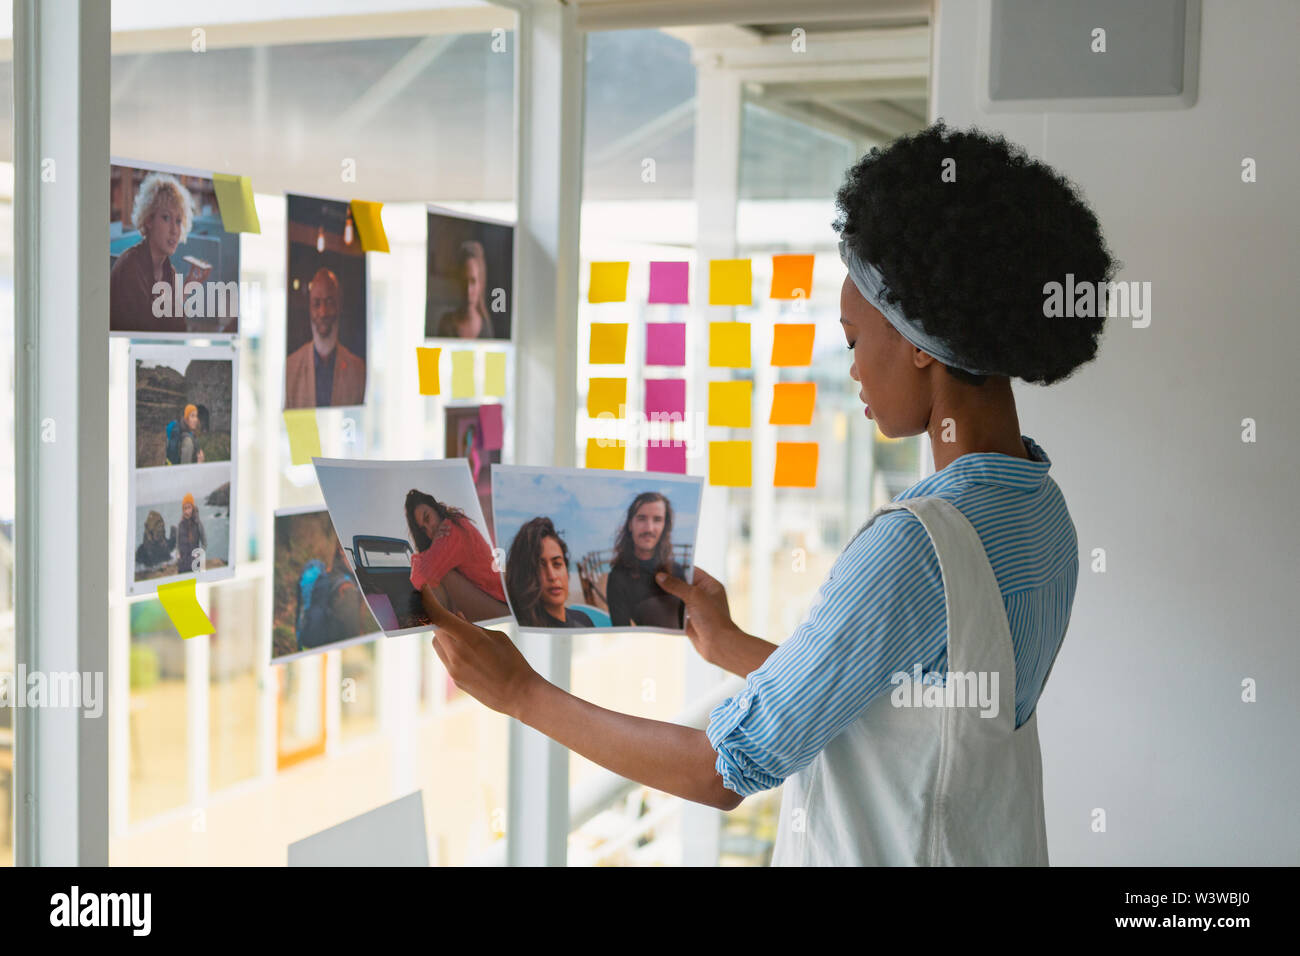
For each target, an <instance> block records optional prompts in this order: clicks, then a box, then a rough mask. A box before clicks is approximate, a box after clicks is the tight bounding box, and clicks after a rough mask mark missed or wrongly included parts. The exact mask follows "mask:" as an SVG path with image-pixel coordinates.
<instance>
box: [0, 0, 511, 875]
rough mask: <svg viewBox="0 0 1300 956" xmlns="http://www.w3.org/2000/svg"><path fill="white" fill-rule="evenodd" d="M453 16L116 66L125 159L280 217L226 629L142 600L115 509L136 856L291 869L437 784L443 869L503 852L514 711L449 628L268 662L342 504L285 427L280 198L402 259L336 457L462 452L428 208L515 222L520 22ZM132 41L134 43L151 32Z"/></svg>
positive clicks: (120, 720)
mask: <svg viewBox="0 0 1300 956" xmlns="http://www.w3.org/2000/svg"><path fill="white" fill-rule="evenodd" d="M123 6H126V7H129V6H130V5H129V4H123V3H122V2H121V0H119V3H117V4H115V8H118V7H123ZM454 6H455V9H454V10H453V11H449V13H450V14H454V16H448V17H442V18H440V17H439V16H438V11H436V10H434V11H431V12H430V16H429V18H428V22H427V23H426V24H424V25H422V26H421V27H420V28H419V29H420V32H419V35H396V36H384V35H382V33H383V32H384V31H385V30H386V29H388V28H389V27H388V25H387V23H386V22H385V21H384V19H383V18H382V17H381V18H376V20H375V22H374V24H373V25H372V30H373V32H374V33H376V34H377V35H375V36H368V37H367V36H362V37H359V38H356V39H328V40H323V41H319V42H301V41H300V39H299V38H300V37H312V36H314V35H319V34H320V33H321V32H322V31H323V28H322V26H321V24H320V23H319V22H311V21H304V22H302V23H301V24H298V25H297V26H295V25H294V24H292V23H289V24H286V25H285V26H284V35H283V37H282V38H277V39H271V40H269V41H267V42H261V43H259V44H257V45H253V46H243V45H220V34H219V31H217V30H215V29H214V30H213V31H212V38H213V39H214V40H216V41H217V42H216V44H215V45H212V44H210V45H208V46H207V47H206V49H204V50H202V51H201V52H197V51H196V50H195V49H194V48H193V44H192V43H191V37H190V33H189V32H188V31H177V32H176V34H175V43H173V44H169V43H167V42H165V41H159V40H156V39H154V38H148V40H147V42H148V44H149V48H147V49H137V50H134V51H133V52H124V53H120V54H117V55H114V57H113V60H112V77H113V92H112V100H113V104H112V105H113V109H112V121H111V140H112V143H111V148H112V154H113V156H114V157H115V159H118V160H121V161H124V162H131V161H138V162H141V163H149V164H163V165H168V166H178V167H190V168H195V169H200V170H215V171H218V172H223V171H228V172H231V173H235V174H238V175H245V176H248V177H249V178H250V179H251V182H252V186H253V189H254V191H255V202H256V209H257V214H258V218H259V219H260V226H261V231H260V233H258V234H253V233H244V234H242V235H241V237H240V278H241V280H242V281H243V282H244V284H245V287H246V290H247V295H246V297H245V299H244V302H243V307H242V308H241V322H240V330H239V338H238V349H239V356H240V364H239V383H238V390H239V395H238V399H239V401H238V417H239V420H238V423H237V430H236V435H237V442H238V456H237V469H238V481H237V483H236V488H237V495H238V498H237V501H236V502H235V508H234V515H235V516H236V523H237V526H236V527H235V528H233V529H232V534H231V538H232V541H233V546H234V554H233V557H234V559H235V562H234V563H235V566H236V573H235V576H234V578H233V579H232V580H227V581H222V582H218V583H211V584H200V585H199V586H198V592H199V601H200V604H201V605H202V606H203V607H204V608H205V609H207V611H208V613H209V616H210V617H211V619H212V622H213V624H214V625H215V628H216V633H215V634H213V635H212V636H211V637H199V638H194V639H191V640H188V641H183V640H181V639H180V638H179V637H178V636H177V635H176V631H175V629H174V628H173V627H172V625H171V622H170V621H169V620H168V618H167V616H166V614H165V613H164V612H163V609H162V607H161V605H160V604H159V603H158V601H157V600H156V599H154V598H152V597H148V596H146V597H128V596H127V595H125V594H124V593H123V581H124V578H125V574H126V569H125V568H124V567H123V556H124V555H125V554H126V552H127V548H128V545H127V543H126V541H125V540H124V535H125V534H126V530H127V527H126V521H125V520H124V519H123V518H121V516H120V515H119V514H118V512H117V511H116V510H115V514H114V518H113V519H112V529H111V530H112V538H113V540H112V546H111V550H110V555H109V559H110V575H111V577H110V589H111V594H112V600H111V606H110V622H111V623H110V627H111V641H112V664H113V665H114V666H113V667H112V680H113V681H114V682H115V683H114V689H115V690H116V691H117V693H115V694H114V695H113V696H112V698H111V699H112V707H111V710H110V713H109V714H108V719H109V720H110V721H111V727H110V741H111V746H110V766H109V773H110V789H109V792H110V797H111V825H112V830H111V832H112V838H111V844H110V859H111V862H112V863H113V864H114V865H122V864H130V865H136V864H184V863H202V864H271V865H278V864H283V863H284V862H285V854H286V847H287V845H288V844H289V843H291V842H293V841H294V840H297V839H300V838H302V837H305V836H307V835H309V834H311V833H314V832H317V831H319V830H322V829H324V828H326V827H329V826H332V825H334V824H335V823H338V822H340V821H342V820H344V819H347V818H349V817H352V816H355V815H357V814H359V813H363V812H365V811H366V810H369V809H372V808H373V807H375V806H377V805H379V804H382V803H386V802H388V801H390V800H393V799H396V798H397V797H399V796H402V795H404V794H406V793H409V792H411V791H412V790H415V789H422V790H423V795H424V796H423V799H424V813H425V822H426V825H427V828H428V835H429V846H430V858H431V859H430V861H431V862H432V863H434V864H462V863H468V862H472V861H474V860H475V859H477V858H480V857H482V856H484V854H487V853H490V852H491V851H492V848H493V844H495V843H497V842H498V841H499V840H501V839H502V837H503V819H504V815H503V808H504V806H505V802H506V765H507V757H506V719H505V718H504V717H502V716H500V715H498V714H495V713H493V712H491V711H488V710H486V709H485V708H483V707H481V706H480V705H478V704H477V703H476V702H475V701H472V700H470V699H468V698H467V697H465V696H464V695H463V694H459V693H458V692H457V691H456V690H455V688H454V687H453V686H452V685H451V684H450V682H449V681H448V679H447V678H446V674H445V672H444V671H443V669H442V666H441V664H440V663H439V662H438V661H437V659H436V656H435V655H434V654H433V653H432V649H431V646H430V642H429V638H428V635H427V634H426V635H414V636H410V637H399V638H388V639H378V640H373V641H370V642H367V643H360V644H354V645H352V646H348V647H345V648H342V649H340V650H332V651H328V652H325V653H323V654H317V655H312V656H306V657H301V658H299V659H297V660H293V661H290V662H288V663H283V664H274V665H273V664H270V663H269V662H270V660H271V625H270V622H271V615H272V608H271V605H272V602H273V600H274V596H273V592H272V572H273V565H274V519H273V515H274V513H275V512H276V511H277V510H279V509H286V508H294V507H307V506H317V507H323V499H322V497H321V494H320V490H319V487H318V486H317V485H316V482H315V479H314V475H313V474H312V469H311V468H310V466H294V465H292V464H291V461H290V456H289V447H288V443H287V440H286V437H285V433H284V425H283V423H282V420H281V409H282V408H283V402H284V395H285V383H284V372H285V354H286V334H287V332H286V292H287V290H286V288H285V263H286V242H287V239H288V232H287V222H286V201H285V197H284V193H286V192H289V193H294V194H301V195H313V196H321V197H327V198H335V199H340V200H343V201H348V200H351V199H354V198H359V199H364V200H368V201H376V202H383V203H384V207H383V221H384V225H385V227H386V231H387V237H388V242H389V245H390V251H389V252H388V254H386V255H385V254H376V253H371V254H369V255H368V256H367V257H366V258H367V267H368V288H369V293H368V297H369V320H368V341H367V356H366V360H367V363H368V365H369V367H370V369H371V370H372V373H371V374H370V375H369V376H368V379H369V380H368V385H367V391H366V399H365V404H364V406H363V407H356V408H346V409H336V408H330V409H324V410H321V411H320V412H319V413H318V420H319V427H320V433H321V444H322V451H323V453H324V454H325V455H327V456H335V457H357V458H385V459H423V458H440V457H443V455H444V453H445V445H444V439H445V435H444V410H445V409H446V408H447V407H449V406H450V405H452V404H465V403H464V402H459V403H453V402H450V401H449V396H448V395H447V394H446V393H444V395H442V396H438V397H424V396H421V395H420V394H419V389H418V386H417V382H416V363H415V349H416V347H417V346H419V345H423V344H424V328H425V272H426V257H425V251H426V212H425V203H426V202H428V203H435V204H438V205H442V206H448V207H455V208H457V209H459V210H461V211H464V212H469V213H471V214H477V215H487V216H490V217H493V218H500V219H503V220H507V221H512V220H513V219H514V217H515V208H514V207H515V202H514V183H515V180H514V162H515V149H516V144H515V125H514V89H515V65H516V64H515V47H516V33H515V15H514V14H513V13H512V12H510V11H508V10H505V9H502V8H500V7H493V6H488V5H486V4H477V5H469V6H468V7H467V6H466V5H463V4H456V5H454ZM128 12H129V11H128ZM351 19H352V20H353V21H355V20H356V18H351ZM439 30H441V31H442V32H437V31H439ZM323 32H325V33H328V32H330V31H328V30H324V31H323ZM334 32H338V31H334ZM363 32H364V31H363ZM133 36H134V35H133V34H129V33H128V34H127V35H126V36H119V37H118V40H119V45H120V46H122V47H125V48H128V49H130V48H132V46H133V45H134V46H137V47H138V46H139V45H140V44H143V43H145V42H146V39H145V38H139V39H138V40H133ZM259 36H263V37H265V36H266V32H265V31H260V33H259ZM231 42H235V41H233V40H232V41H231ZM107 173H108V171H107V170H105V175H107ZM431 344H435V345H436V344H438V343H431ZM443 344H447V343H443ZM111 346H112V348H111V363H112V365H111V375H112V394H111V395H110V396H109V401H110V403H111V407H112V409H113V410H114V414H113V415H112V419H113V422H114V429H115V434H114V435H113V436H111V441H110V448H111V449H112V450H113V451H112V456H113V457H112V458H111V460H110V462H109V469H108V473H109V475H110V476H111V481H112V487H111V490H110V495H111V498H112V499H113V500H115V501H123V502H124V501H125V500H126V496H127V491H128V489H127V487H126V482H127V481H128V470H129V469H128V464H127V459H126V455H125V453H124V452H123V449H125V448H126V447H127V441H128V438H127V435H126V433H125V430H126V425H125V422H126V418H127V416H126V414H125V412H126V406H127V400H128V396H127V394H126V392H127V388H128V367H127V342H126V341H125V340H123V339H114V340H113V341H112V343H111ZM465 347H466V348H468V349H471V350H474V351H476V352H478V351H492V350H497V351H500V350H505V351H508V350H509V349H510V345H509V343H508V342H505V343H478V344H476V343H466V344H465ZM480 361H481V359H480ZM506 460H507V461H508V460H510V459H509V453H508V452H507V453H506ZM121 510H122V511H124V510H125V509H121ZM0 836H3V832H2V831H0Z"/></svg>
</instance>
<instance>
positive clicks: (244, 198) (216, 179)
mask: <svg viewBox="0 0 1300 956" xmlns="http://www.w3.org/2000/svg"><path fill="white" fill-rule="evenodd" d="M212 189H213V191H214V192H215V193H216V194H217V211H218V212H220V213H221V228H222V229H224V230H225V231H226V232H255V233H258V234H260V233H261V232H262V224H261V223H260V222H258V219H257V207H256V206H254V205H253V181H252V180H251V179H249V178H248V177H247V176H232V175H230V174H229V173H213V174H212Z"/></svg>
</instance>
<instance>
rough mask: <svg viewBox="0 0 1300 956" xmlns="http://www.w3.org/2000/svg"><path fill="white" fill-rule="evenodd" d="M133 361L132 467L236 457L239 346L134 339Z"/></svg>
mask: <svg viewBox="0 0 1300 956" xmlns="http://www.w3.org/2000/svg"><path fill="white" fill-rule="evenodd" d="M129 361H130V370H131V374H130V380H129V388H130V395H131V404H130V419H129V421H128V423H127V427H128V428H129V429H130V434H131V447H132V448H133V449H134V452H135V454H134V457H133V459H132V460H131V465H130V467H131V468H132V469H138V468H165V467H168V466H171V465H182V466H184V465H202V464H207V465H212V464H216V463H218V462H227V461H231V460H233V455H234V453H235V452H236V451H237V443H236V442H235V441H234V425H235V422H236V421H237V420H238V391H239V390H238V387H237V386H238V382H239V362H238V352H237V350H236V348H235V347H234V346H232V345H226V344H217V345H145V344H137V343H132V345H131V349H130V360H129Z"/></svg>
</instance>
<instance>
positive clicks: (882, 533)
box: [705, 511, 947, 796]
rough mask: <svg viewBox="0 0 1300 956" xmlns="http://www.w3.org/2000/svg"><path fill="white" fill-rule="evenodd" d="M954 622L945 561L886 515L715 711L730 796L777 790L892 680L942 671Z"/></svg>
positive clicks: (908, 522) (894, 514) (714, 730)
mask: <svg viewBox="0 0 1300 956" xmlns="http://www.w3.org/2000/svg"><path fill="white" fill-rule="evenodd" d="M946 639H947V620H946V608H945V602H944V592H943V576H942V574H941V572H940V570H939V560H938V556H937V555H936V554H935V551H934V547H933V545H932V544H931V543H930V538H929V535H928V534H927V533H926V531H925V527H924V526H923V525H922V524H921V522H920V521H919V520H918V519H917V518H916V516H915V515H913V514H912V513H911V512H909V511H889V512H886V513H884V514H883V515H880V516H879V517H878V518H876V520H875V521H874V522H873V523H872V524H871V526H870V527H868V528H867V529H866V530H865V531H864V532H863V533H862V534H860V535H858V536H857V537H856V538H855V539H854V540H853V541H852V542H850V544H849V546H848V547H847V548H846V549H845V550H844V552H843V553H842V554H841V555H840V556H839V558H838V559H837V560H836V562H835V564H834V566H833V567H832V568H831V573H830V575H829V576H828V577H827V579H826V582H825V583H824V584H823V585H822V587H821V590H820V591H819V592H818V595H817V598H816V600H815V601H814V603H813V606H812V608H811V610H810V611H809V613H808V617H807V618H806V619H805V620H804V622H803V623H802V624H800V625H799V627H798V629H797V630H796V631H795V632H794V634H793V635H791V637H790V638H789V639H788V640H786V641H785V642H784V643H782V644H781V645H780V646H778V647H777V649H776V650H775V651H773V652H772V654H771V655H770V656H769V657H768V659H767V660H766V661H765V662H764V663H763V665H762V666H761V667H760V668H758V670H756V671H754V672H753V673H752V674H750V675H749V676H748V678H746V681H745V688H744V690H742V691H741V692H740V693H739V694H737V695H736V696H734V697H731V698H729V699H727V700H726V701H724V702H723V703H721V704H719V705H718V706H717V707H715V708H714V709H713V711H712V712H711V713H710V714H709V725H708V728H707V729H706V731H705V733H706V735H707V736H708V739H709V743H710V744H711V745H712V746H713V748H714V750H716V751H717V754H718V759H717V764H716V767H717V771H718V773H719V774H720V775H721V776H722V780H723V784H724V785H725V786H726V787H727V789H728V790H731V791H732V792H734V793H737V794H740V795H741V796H750V795H752V794H755V793H758V792H760V791H762V790H770V789H772V788H774V787H778V786H780V785H781V783H782V782H783V781H784V780H785V779H786V778H787V777H789V776H790V775H791V774H794V773H797V772H799V771H800V770H802V769H804V768H805V767H806V766H808V764H810V763H811V762H812V761H813V758H815V757H816V756H817V754H818V753H820V752H821V751H822V749H823V748H824V747H825V746H826V745H827V744H828V743H829V742H830V741H831V740H832V739H834V737H835V736H836V735H837V734H839V733H840V731H842V730H843V729H844V728H845V727H847V726H848V725H849V724H850V723H852V721H853V720H854V719H856V718H857V717H858V716H859V715H861V713H862V712H863V711H864V710H865V709H866V708H867V706H868V705H870V704H871V702H872V701H873V700H874V699H875V698H876V697H877V695H879V694H880V693H881V692H882V691H885V690H887V689H888V688H889V687H890V677H891V675H893V674H895V673H897V672H899V671H904V672H908V673H910V672H911V670H912V668H913V667H914V666H916V665H918V664H919V665H920V666H921V667H922V669H923V670H928V669H930V668H932V667H934V666H935V664H936V663H937V662H938V661H939V660H940V658H941V657H942V655H943V654H944V653H945V651H946V643H947V640H946Z"/></svg>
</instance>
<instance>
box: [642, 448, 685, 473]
mask: <svg viewBox="0 0 1300 956" xmlns="http://www.w3.org/2000/svg"><path fill="white" fill-rule="evenodd" d="M645 470H646V471H662V472H668V473H669V474H673V475H684V474H686V442H681V443H679V444H677V445H671V444H668V445H656V444H655V443H654V442H650V443H649V444H647V445H646V448H645Z"/></svg>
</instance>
